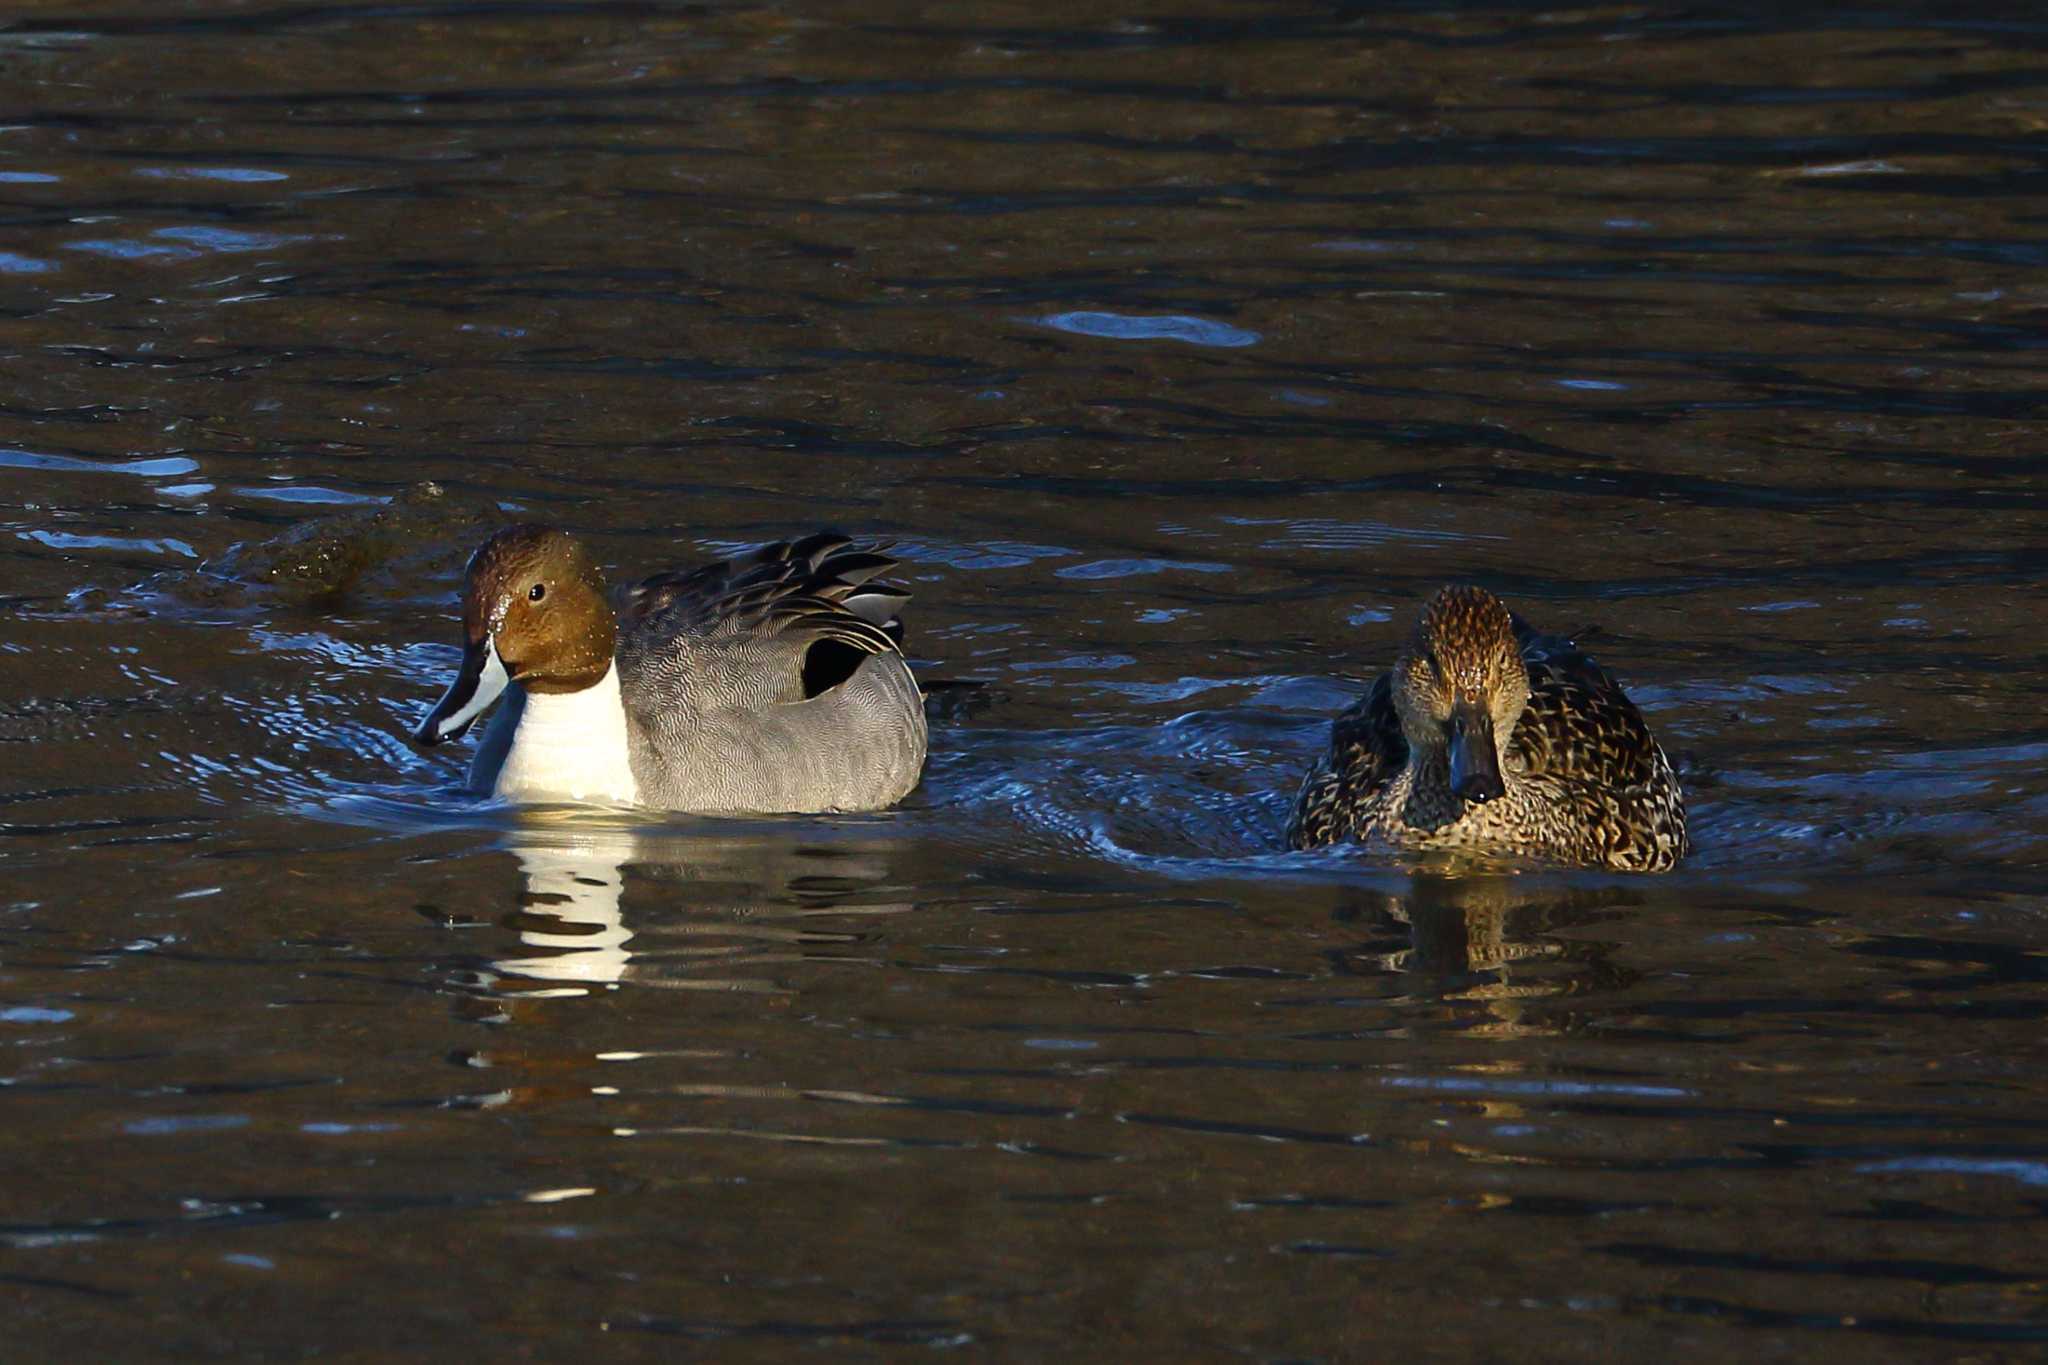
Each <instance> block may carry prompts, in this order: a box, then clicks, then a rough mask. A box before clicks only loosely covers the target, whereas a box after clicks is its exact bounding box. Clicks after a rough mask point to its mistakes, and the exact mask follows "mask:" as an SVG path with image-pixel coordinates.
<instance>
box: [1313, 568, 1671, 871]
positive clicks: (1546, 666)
mask: <svg viewBox="0 0 2048 1365" xmlns="http://www.w3.org/2000/svg"><path fill="white" fill-rule="evenodd" d="M1347 839H1349V840H1356V841H1358V842H1360V843H1364V844H1367V845H1369V846H1374V847H1379V848H1383V849H1405V850H1417V851H1421V850H1436V849H1441V850H1454V851H1463V852H1467V853H1473V854H1480V855H1488V854H1505V855H1511V856H1518V857H1527V858H1537V859H1542V860H1545V861H1549V862H1557V863H1569V864H1573V865H1576V866H1580V867H1606V868H1613V869H1616V870H1618V871H1627V872H1665V871H1668V870H1670V868H1671V867H1673V866H1674V865H1675V864H1676V863H1677V862H1678V860H1679V859H1680V858H1682V857H1684V856H1685V855H1686V854H1687V853H1689V852H1691V851H1692V843H1691V841H1690V840H1689V839H1688V838H1687V836H1686V832H1685V798H1684V796H1683V795H1682V794H1681V793H1680V792H1679V790H1678V779H1677V777H1676V776H1674V775H1673V773H1672V771H1671V763H1670V760H1668V759H1666V758H1665V757H1664V751H1663V749H1661V748H1659V747H1658V745H1657V741H1656V739H1655V738H1653V737H1652V736H1651V734H1650V727H1649V726H1648V725H1646V724H1644V722H1643V717H1642V713H1641V712H1639V711H1637V710H1636V708H1635V704H1634V703H1633V702H1631V701H1630V700H1629V699H1628V697H1627V696H1626V695H1625V694H1624V693H1623V692H1622V690H1621V687H1620V686H1619V685H1618V684H1617V683H1616V682H1615V681H1614V680H1613V679H1612V678H1610V677H1608V676H1607V675H1606V674H1605V673H1603V672H1601V670H1600V666H1599V665H1598V664H1596V663H1594V662H1593V661H1592V660H1591V659H1589V658H1587V657H1586V656H1585V655H1584V654H1581V653H1580V652H1579V650H1578V648H1577V646H1575V645H1573V644H1572V642H1571V641H1569V640H1566V639H1563V638H1561V637H1559V636H1555V635H1538V634H1537V633H1536V632H1535V630H1533V629H1532V628H1531V627H1530V626H1529V624H1528V623H1527V622H1526V621H1523V620H1522V619H1521V618H1519V617H1517V616H1515V615H1514V614H1513V613H1512V612H1510V611H1509V610H1508V609H1507V608H1506V607H1505V606H1503V605H1502V604H1501V602H1500V599H1498V598H1496V597H1494V596H1493V595H1492V594H1491V593H1488V592H1485V591H1483V590H1482V589H1479V588H1471V587H1447V588H1444V589H1441V590H1440V591H1438V592H1437V594H1436V595H1435V596H1434V597H1432V598H1430V600H1429V603H1428V605H1426V606H1425V607H1424V608H1423V610H1422V619H1421V621H1420V622H1419V623H1418V625H1417V626H1416V630H1415V634H1414V636H1413V637H1412V638H1411V639H1410V640H1409V642H1408V646H1407V648H1405V649H1404V650H1402V651H1401V655H1400V658H1399V659H1397V660H1396V661H1395V663H1394V667H1393V671H1392V672H1389V673H1383V674H1381V675H1380V676H1379V678H1378V679H1377V680H1375V681H1374V683H1373V685H1372V686H1371V687H1370V688H1368V689H1367V690H1366V694H1365V696H1364V697H1362V698H1360V699H1359V700H1358V701H1357V702H1356V703H1354V704H1353V705H1352V706H1351V708H1350V709H1349V710H1347V711H1345V712H1344V713H1343V714H1342V715H1340V716H1338V717H1337V719H1336V721H1335V723H1334V724H1333V725H1332V726H1331V728H1330V747H1329V750H1328V751H1327V752H1326V753H1324V754H1323V756H1322V757H1321V758H1320V759H1318V760H1317V762H1316V764H1315V766H1314V767H1313V768H1311V769H1310V770H1309V774H1308V778H1307V780H1306V781H1305V782H1303V784H1302V788H1301V795H1300V796H1299V797H1297V798H1296V799H1295V803H1294V815H1293V818H1292V819H1290V820H1289V821H1288V823H1287V842H1288V845H1289V846H1290V847H1292V848H1319V847H1321V846H1323V845H1325V844H1331V843H1336V842H1338V841H1339V840H1347Z"/></svg>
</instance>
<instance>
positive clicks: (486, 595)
mask: <svg viewBox="0 0 2048 1365" xmlns="http://www.w3.org/2000/svg"><path fill="white" fill-rule="evenodd" d="M883 548H884V547H881V546H875V545H859V544H855V543H854V542H853V541H851V540H849V539H848V538H847V537H845V536H842V535H838V534H836V533H833V532H830V531H822V532H819V533H818V534H816V535H812V536H808V537H806V538H804V539H802V540H798V541H794V542H791V541H778V542H777V543H775V544H773V545H765V546H762V547H761V548H760V549H758V550H754V551H752V552H750V553H747V554H743V555H740V556H737V557H736V558H733V559H726V560H718V561H715V562H713V563H710V564H706V565H703V566H701V567H699V568H695V569H688V570H674V571H670V572H666V573H658V574H655V575H653V576H652V577H650V578H645V579H642V580H641V581H640V582H639V583H637V584H635V585H633V586H632V587H631V588H629V589H628V590H627V591H626V593H625V594H624V600H623V603H622V605H621V608H620V611H619V614H618V615H617V616H616V617H615V616H614V614H613V611H612V607H611V605H610V604H609V602H608V601H607V600H606V592H605V581H604V574H603V572H602V571H600V570H599V568H598V567H597V564H596V562H595V561H594V560H592V559H591V557H590V553H589V551H588V550H586V549H585V548H584V547H583V545H582V544H581V543H580V542H578V541H577V540H576V539H575V538H573V537H571V536H569V535H568V534H566V533H564V532H562V531H558V530H556V529H554V528H552V527H547V526H513V527H509V528H507V529H506V530H503V531H500V532H498V533H497V534H496V535H494V536H492V537H491V538H490V539H489V540H487V541H485V542H484V543H483V545H482V546H480V547H479V548H478V549H477V551H476V553H475V554H474V555H472V556H471V557H470V560H469V567H468V569H467V570H466V571H465V572H464V575H463V593H462V628H463V653H462V668H461V671H460V672H459V673H457V675H456V678H455V681H454V683H452V684H451V685H450V686H449V688H448V691H447V692H446V693H445V694H444V695H443V696H442V697H441V699H440V701H438V702H436V703H435V704H434V708H433V710H431V711H429V712H428V713H427V716H426V719H425V720H423V721H421V722H420V724H419V728H418V729H417V730H415V731H414V732H413V738H414V739H416V740H418V741H419V742H420V743H421V744H439V743H441V742H443V741H445V740H451V739H455V738H457V737H458V736H460V735H461V734H462V733H463V732H464V731H465V730H467V729H468V728H469V727H470V725H471V724H472V723H473V722H475V720H476V719H477V717H478V716H480V715H482V714H483V712H484V711H485V709H486V708H488V707H489V706H490V704H491V703H492V701H493V700H495V699H496V698H497V696H498V694H499V693H501V692H509V694H510V695H509V696H507V698H506V702H505V705H504V706H503V707H501V708H500V709H499V711H498V714H497V715H496V716H495V717H494V718H493V719H492V721H491V724H490V725H489V727H488V728H487V729H486V730H485V732H484V736H483V739H482V741H481V742H480V743H479V744H478V746H477V752H476V757H475V760H474V761H473V762H472V764H471V766H470V772H469V781H470V785H471V786H472V787H473V788H476V789H477V790H479V791H484V792H489V793H491V794H493V795H496V796H498V797H501V798H504V799H506V800H511V801H540V800H572V801H599V802H607V803H611V804H619V805H640V806H652V807H657V808H659V809H663V810H680V811H697V812H705V813H735V814H736V813H744V812H764V813H765V812H771V811H827V810H874V809H878V808H880V807H883V806H888V805H892V804H894V803H895V802H897V801H899V800H901V799H902V798H903V796H904V795H905V794H907V793H908V792H909V791H910V789H911V788H912V787H915V786H916V785H917V780H918V776H919V774H920V773H921V772H922V771H923V768H924V759H925V719H924V708H923V700H922V695H921V693H920V692H919V689H918V686H917V682H916V680H915V679H914V678H912V677H911V674H910V665H909V663H908V662H907V661H906V660H905V659H904V657H903V650H902V636H903V627H902V624H901V623H900V622H899V621H898V620H897V612H898V611H899V610H900V609H901V608H902V606H903V604H904V603H905V602H906V601H908V600H909V597H910V594H909V593H907V592H905V591H904V590H903V589H901V588H898V587H893V586H891V585H888V584H886V583H881V582H877V581H876V579H877V578H878V576H879V575H881V574H883V573H885V572H887V571H888V570H889V569H891V568H893V567H894V566H895V564H896V561H895V560H894V559H892V558H891V557H889V556H888V555H886V554H884V553H882V549H883Z"/></svg>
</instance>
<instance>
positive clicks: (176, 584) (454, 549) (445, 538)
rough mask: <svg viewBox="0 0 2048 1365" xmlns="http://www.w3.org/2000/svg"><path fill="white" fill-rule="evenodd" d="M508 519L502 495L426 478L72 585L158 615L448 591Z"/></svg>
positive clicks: (77, 599) (335, 604)
mask: <svg viewBox="0 0 2048 1365" xmlns="http://www.w3.org/2000/svg"><path fill="white" fill-rule="evenodd" d="M510 521H511V518H510V517H508V516H506V515H505V513H504V512H503V511H501V510H500V509H499V508H498V506H497V505H496V504H495V503H492V502H490V501H488V500H485V499H482V498H473V497H467V496H463V495H459V494H454V493H450V492H448V491H447V490H446V489H444V488H443V487H442V486H441V485H440V484H438V483H434V482H432V481H431V480H428V481H422V482H420V483H416V484H413V485H412V486H411V487H409V488H407V489H406V490H405V491H404V492H402V493H399V494H397V495H396V496H394V497H393V498H392V499H391V500H390V501H389V502H386V503H382V504H379V505H377V506H374V507H360V508H353V509H350V510H349V511H346V512H337V513H334V514H332V515H329V516H323V517H312V518H309V519H307V520H305V521H302V522H298V523H296V524H294V525H292V526H288V527H286V528H285V529H284V530H282V531H280V532H279V533H278V534H276V535H274V536H272V537H270V538H269V539H268V540H257V541H248V542H245V543H243V544H241V545H237V546H235V547H234V548H232V549H230V550H228V551H226V552H225V553H223V554H220V555H216V556H215V557H214V558H212V559H209V560H207V561H206V562H205V563H203V564H201V565H200V566H199V567H198V568H196V569H178V570H173V571H170V572H167V573H160V574H155V575H152V576H151V577H149V578H146V579H144V580H143V581H142V582H140V583H137V584H135V585H134V586H133V587H131V588H129V589H127V590H125V591H122V592H116V593H111V594H109V593H105V592H103V591H101V590H98V589H89V590H86V591H83V592H80V593H75V594H73V595H72V598H71V606H72V609H73V610H81V611H96V610H108V609H114V610H128V611H140V612H142V613H144V614H148V615H155V614H158V613H160V612H162V613H172V614H177V613H183V612H191V611H195V610H196V611H201V612H216V611H227V612H239V611H243V610H247V609H251V608H256V607H264V606H276V605H279V604H280V603H282V604H284V605H288V606H296V607H303V608H307V609H310V610H315V611H336V610H339V609H341V608H342V607H343V606H344V605H368V606H376V605H384V606H390V605H395V604H402V603H410V602H421V603H424V602H428V601H441V600H442V599H445V598H446V597H447V595H448V579H449V577H450V576H451V575H454V574H459V573H460V572H461V569H462V566H463V563H464V562H465V561H466V560H467V558H468V556H469V552H470V551H471V550H472V549H474V548H475V546H476V544H477V542H478V541H481V540H483V539H484V538H485V537H486V536H488V535H490V533H491V532H493V531H495V530H497V529H498V528H499V527H501V526H504V525H507V524H508V523H509V522H510Z"/></svg>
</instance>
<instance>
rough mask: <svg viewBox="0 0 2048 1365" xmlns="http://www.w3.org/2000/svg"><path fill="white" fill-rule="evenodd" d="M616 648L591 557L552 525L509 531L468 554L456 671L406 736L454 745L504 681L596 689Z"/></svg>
mask: <svg viewBox="0 0 2048 1365" xmlns="http://www.w3.org/2000/svg"><path fill="white" fill-rule="evenodd" d="M617 643H618V623H617V621H616V620H615V619H614V618H613V616H612V610H611V607H610V606H609V605H608V604H607V603H606V601H605V588H604V573H603V572H602V571H601V570H600V569H599V568H598V567H597V564H596V562H595V561H593V560H592V559H591V557H590V552H589V551H587V550H585V549H584V548H583V546H582V544H581V543H580V542H578V541H577V540H576V539H575V538H574V537H572V536H570V535H568V534H567V533H565V532H562V531H557V530H555V529H554V528H553V527H551V526H511V527H507V528H506V529H505V530H503V531H500V532H498V533H497V534H496V535H494V536H492V537H491V538H490V539H489V540H487V541H485V542H484V543H483V544H482V545H481V546H479V547H478V548H477V552H476V553H475V554H473V555H471V556H470V557H469V568H468V570H467V571H466V572H465V573H464V575H463V581H462V669H461V671H460V672H459V673H457V674H456V676H455V681H454V682H453V683H452V684H450V686H449V688H448V691H447V692H446V693H444V694H443V695H442V697H441V700H440V701H438V702H436V703H434V709H433V710H431V711H429V712H428V713H427V716H426V719H425V720H423V721H421V722H420V724H419V728H418V729H416V730H414V731H413V738H414V739H416V740H418V741H419V742H420V743H422V744H438V743H440V742H441V741H442V740H447V739H454V738H456V737H457V736H459V735H460V734H461V733H462V732H463V731H464V730H467V729H468V728H469V726H470V724H471V723H472V722H473V721H475V720H476V718H477V717H478V716H480V715H482V714H483V712H484V710H485V709H486V708H487V707H489V706H490V704H491V703H492V702H493V701H494V700H496V699H497V696H498V693H500V692H501V691H503V690H504V688H505V684H506V683H508V682H514V683H518V684H519V685H520V686H521V687H524V688H525V689H527V690H528V691H529V692H542V693H547V692H580V691H582V690H583V689H584V688H586V687H590V686H593V685H595V684H596V683H598V682H600V681H602V680H603V678H604V675H605V671H606V670H607V669H609V668H610V667H611V666H612V650H613V649H614V647H615V646H616V645H617Z"/></svg>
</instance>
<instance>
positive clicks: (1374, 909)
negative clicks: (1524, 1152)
mask: <svg viewBox="0 0 2048 1365" xmlns="http://www.w3.org/2000/svg"><path fill="white" fill-rule="evenodd" d="M1642 901H1643V895H1642V893H1641V892H1640V891H1639V890H1637V889H1636V888H1634V887H1632V886H1570V885H1559V884H1556V883H1554V882H1549V881H1547V879H1531V878H1528V877H1522V876H1512V875H1503V874H1493V875H1481V876H1471V875H1461V876H1444V875H1441V874H1440V873H1435V872H1423V873H1418V874H1417V875H1416V876H1414V877H1413V878H1412V879H1411V880H1410V882H1409V883H1408V885H1407V886H1406V887H1404V888H1403V889H1402V890H1401V891H1400V892H1398V893H1396V892H1386V891H1376V890H1372V889H1369V888H1364V887H1359V888H1354V889H1352V890H1351V891H1350V892H1349V893H1348V896H1347V900H1346V903H1345V904H1344V905H1343V906H1341V907H1340V908H1339V909H1338V911H1337V912H1336V919H1337V920H1338V921H1339V922H1340V923H1358V924H1361V925H1369V926H1372V927H1373V928H1374V929H1375V930H1377V931H1378V932H1377V933H1375V935H1374V937H1373V938H1371V939H1368V940H1367V941H1365V942H1363V943H1359V944H1355V945H1352V946H1350V947H1347V948H1344V949H1341V950H1339V951H1338V953H1337V954H1336V959H1337V966H1338V969H1339V970H1340V971H1343V972H1344V973H1346V974H1349V975H1356V976H1383V975H1385V974H1387V973H1398V974H1400V975H1401V976H1403V977H1407V978H1411V979H1414V980H1416V981H1417V982H1418V983H1419V984H1421V985H1422V987H1423V989H1422V990H1421V991H1420V992H1418V993H1419V994H1422V995H1426V996H1429V997H1433V998H1435V999H1439V1000H1445V1001H1458V1002H1471V1003H1475V1004H1478V1005H1479V1006H1481V1007H1482V1008H1483V1010H1484V1011H1485V1014H1486V1015H1487V1016H1490V1019H1487V1020H1486V1022H1483V1023H1480V1024H1478V1025H1477V1026H1476V1027H1469V1028H1468V1029H1467V1030H1466V1031H1467V1032H1470V1033H1473V1034H1476V1035H1477V1036H1486V1035H1489V1034H1494V1035H1500V1036H1504V1037H1512V1036H1523V1035H1527V1034H1531V1033H1558V1032H1569V1031H1570V1030H1571V1029H1572V1027H1573V1025H1572V1020H1571V1014H1570V1011H1569V1010H1568V1009H1567V1010H1560V1008H1559V1003H1560V1002H1561V1001H1563V1000H1565V999H1566V998H1576V997H1580V996H1587V995H1593V994H1598V993H1604V992H1608V991H1612V990H1614V989H1617V988H1619V987H1622V986H1625V985H1627V984H1628V983H1629V982H1630V981H1631V980H1632V979H1633V974H1632V973H1630V972H1629V971H1628V970H1627V969H1626V968H1624V967H1622V966H1621V965H1619V964H1618V963H1617V962H1616V961H1615V960H1614V959H1613V957H1612V955H1611V952H1610V950H1609V948H1608V946H1607V945H1606V944H1603V943H1601V942H1599V941H1598V940H1596V939H1592V938H1587V937H1583V936H1580V935H1571V936H1565V935H1564V934H1563V933H1562V931H1564V930H1567V929H1578V928H1582V927H1584V926H1586V925H1590V924H1596V923H1598V922H1599V921H1601V920H1603V919H1608V918H1611V917H1613V915H1614V914H1615V913H1617V912H1620V911H1624V910H1628V909H1632V908H1634V907H1636V906H1638V905H1640V904H1641V903H1642Z"/></svg>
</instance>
